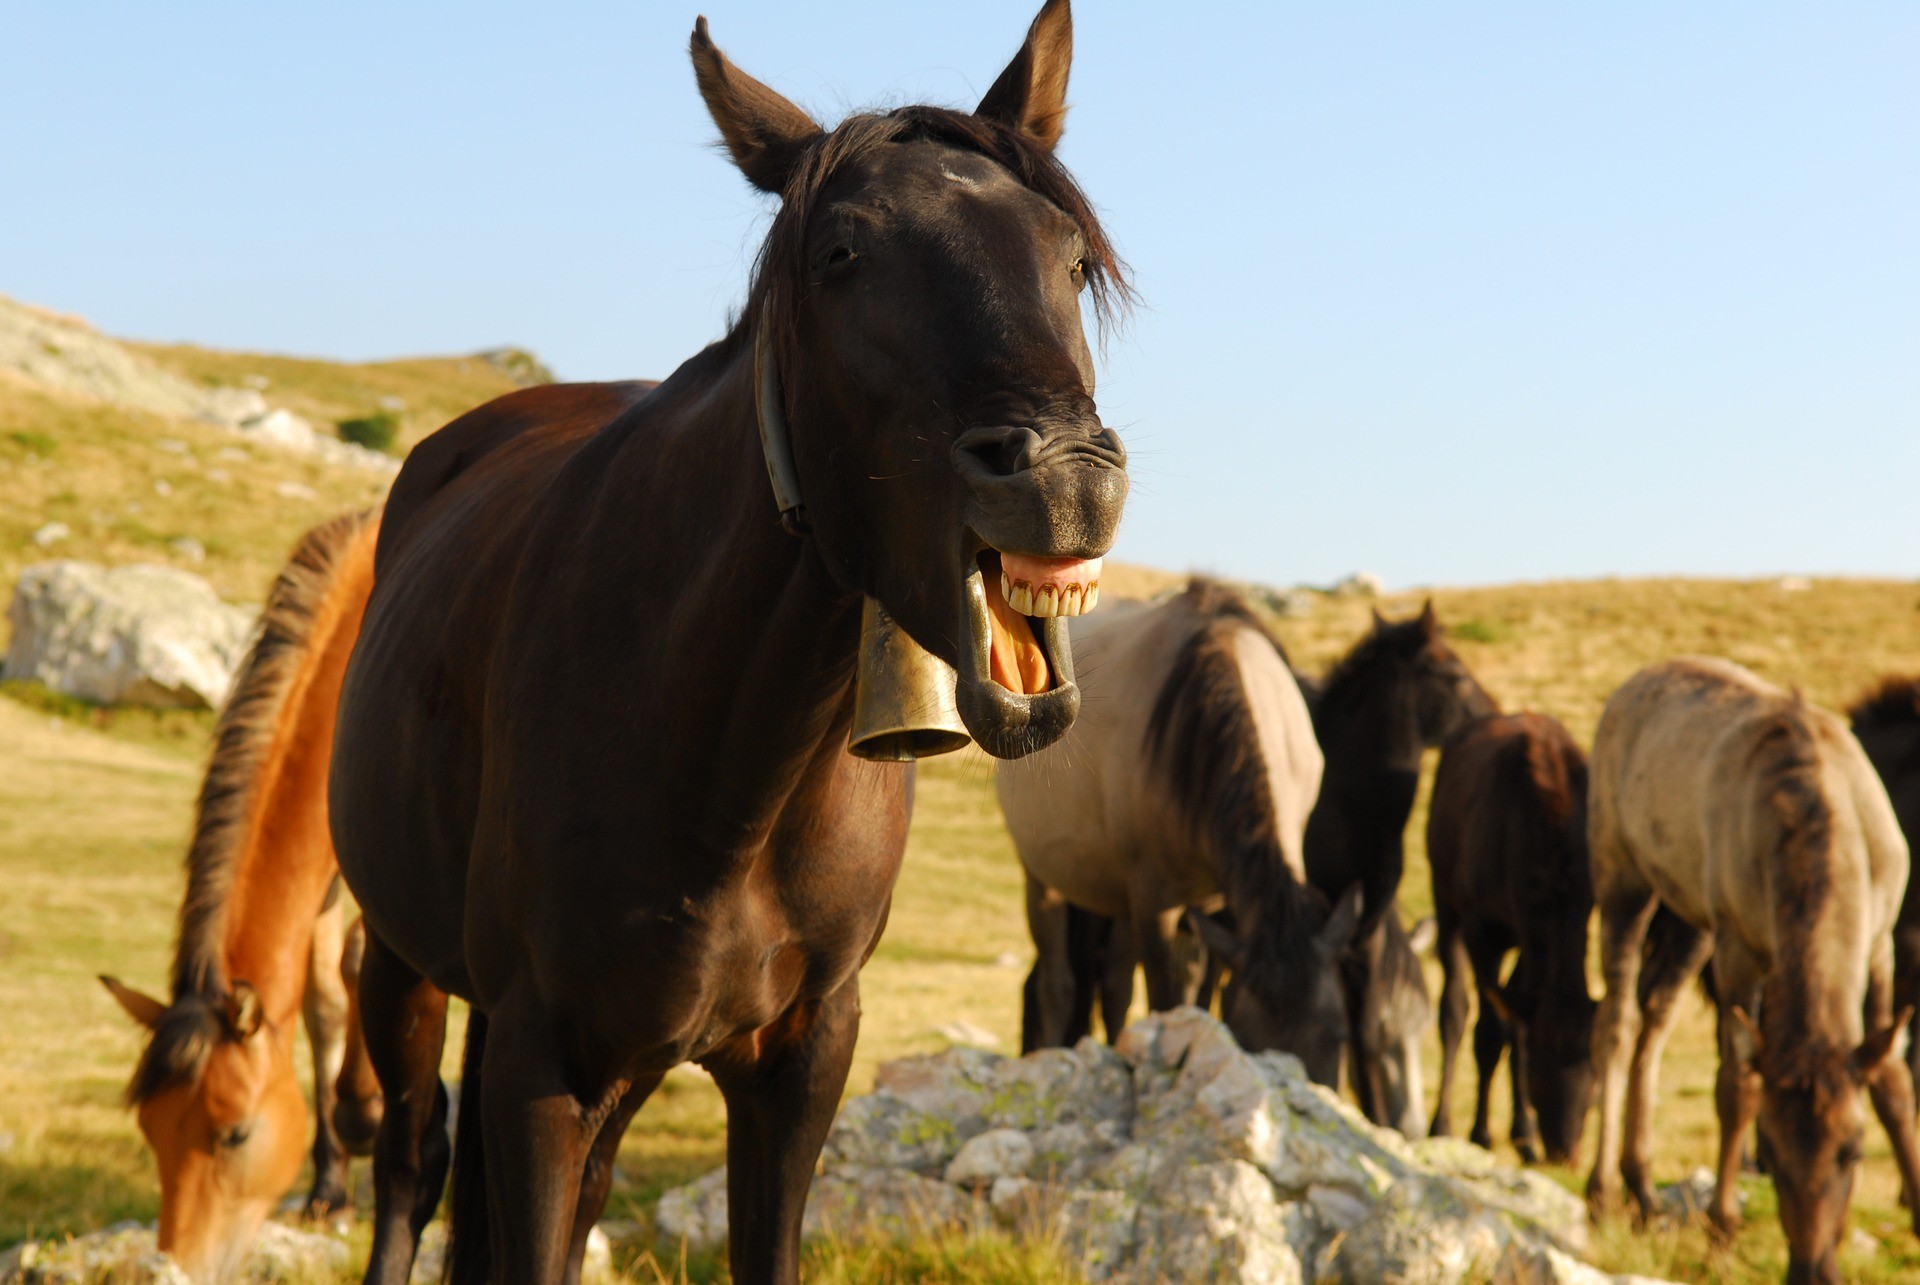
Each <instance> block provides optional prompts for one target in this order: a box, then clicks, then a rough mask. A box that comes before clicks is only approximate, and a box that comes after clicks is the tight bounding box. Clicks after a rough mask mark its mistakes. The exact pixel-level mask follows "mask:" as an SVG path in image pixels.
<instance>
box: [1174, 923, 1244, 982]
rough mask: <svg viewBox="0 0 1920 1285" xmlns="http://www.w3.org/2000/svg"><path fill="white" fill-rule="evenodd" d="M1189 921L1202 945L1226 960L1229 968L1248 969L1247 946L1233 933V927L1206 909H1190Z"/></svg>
mask: <svg viewBox="0 0 1920 1285" xmlns="http://www.w3.org/2000/svg"><path fill="white" fill-rule="evenodd" d="M1187 922H1188V923H1189V924H1191V925H1193V933H1194V936H1196V937H1198V938H1199V939H1200V943H1201V945H1203V946H1205V947H1206V948H1207V949H1208V950H1209V951H1211V952H1212V953H1213V954H1215V955H1218V956H1219V957H1220V958H1221V959H1223V960H1225V961H1226V965H1227V967H1228V968H1231V969H1233V970H1234V971H1235V972H1245V971H1246V960H1247V948H1246V947H1245V946H1244V945H1242V944H1241V942H1240V939H1239V938H1238V937H1235V936H1234V935H1233V930H1232V929H1230V928H1228V927H1227V926H1226V925H1225V924H1223V923H1221V922H1220V921H1219V920H1218V919H1215V918H1214V917H1213V916H1212V915H1210V914H1208V913H1207V912H1206V911H1204V910H1195V909H1191V908H1190V909H1188V911H1187Z"/></svg>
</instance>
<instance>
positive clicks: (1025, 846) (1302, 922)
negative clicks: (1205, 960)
mask: <svg viewBox="0 0 1920 1285" xmlns="http://www.w3.org/2000/svg"><path fill="white" fill-rule="evenodd" d="M1073 645H1074V656H1075V666H1076V668H1077V669H1078V671H1079V681H1080V689H1081V712H1080V719H1079V722H1078V723H1076V725H1075V727H1074V730H1073V732H1072V733H1071V734H1070V735H1069V736H1068V737H1067V738H1066V739H1064V740H1063V741H1062V742H1060V743H1059V744H1057V745H1055V746H1053V747H1051V748H1049V749H1046V750H1043V751H1041V752H1039V753H1037V754H1033V755H1031V756H1029V757H1028V758H1025V759H1021V760H1017V761H1014V762H1008V763H1003V764H1001V765H1000V769H999V792H1000V806H1001V808H1002V810H1003V811H1004V812H1005V813H1006V817H1007V828H1008V829H1009V831H1011V833H1012V835H1013V841H1014V845H1015V847H1016V848H1018V849H1019V852H1020V860H1021V862H1022V863H1023V864H1024V865H1025V866H1026V870H1027V915H1028V924H1029V927H1030V928H1031V929H1032V932H1033V939H1034V945H1035V946H1036V948H1037V949H1038V952H1039V962H1038V963H1037V964H1036V965H1035V977H1034V985H1033V987H1032V992H1031V996H1030V997H1031V999H1032V1001H1033V1003H1032V1008H1033V1010H1034V1011H1033V1012H1031V1013H1030V1015H1029V1016H1030V1018H1031V1019H1033V1020H1034V1021H1036V1022H1037V1024H1038V1027H1039V1029H1038V1030H1037V1031H1032V1032H1029V1042H1030V1043H1032V1044H1034V1045H1036V1046H1039V1047H1045V1046H1047V1045H1051V1044H1056V1043H1059V1042H1061V1040H1062V1038H1063V1036H1064V1032H1065V1029H1066V1027H1067V1025H1068V1023H1069V1021H1070V1020H1071V1011H1072V1009H1073V1007H1074V1004H1075V998H1074V989H1075V988H1074V979H1073V963H1072V957H1071V954H1072V953H1071V950H1070V947H1069V944H1068V939H1067V906H1066V903H1067V902H1071V903H1073V904H1075V905H1078V906H1082V907H1084V908H1086V909H1087V910H1091V911H1093V912H1095V913H1096V914H1101V915H1106V916H1109V917H1111V918H1113V919H1116V920H1120V921H1122V922H1123V923H1126V924H1128V925H1130V926H1131V929H1132V933H1131V936H1132V939H1133V942H1134V946H1135V949H1137V950H1138V952H1139V955H1140V960H1141V965H1142V967H1143V968H1144V969H1145V970H1146V982H1147V1001H1148V1004H1149V1006H1150V1007H1152V1008H1153V1009H1155V1010H1160V1009H1166V1008H1172V1007H1174V1006H1175V1005H1177V1004H1180V1003H1182V1002H1184V1001H1188V1000H1190V999H1191V998H1192V995H1191V991H1190V989H1188V988H1187V987H1184V986H1183V984H1182V980H1181V979H1182V975H1183V973H1186V972H1187V970H1185V969H1183V968H1181V967H1180V966H1179V964H1178V961H1177V959H1176V954H1177V952H1176V948H1175V934H1176V931H1177V929H1178V928H1179V926H1180V923H1181V920H1182V917H1183V916H1184V915H1185V914H1186V912H1187V909H1188V908H1189V907H1199V906H1214V905H1218V904H1220V903H1221V902H1223V901H1224V904H1225V907H1226V909H1227V910H1228V911H1229V912H1230V913H1231V915H1232V919H1233V924H1234V927H1233V928H1232V929H1231V930H1229V929H1225V928H1222V927H1220V926H1219V925H1218V924H1216V923H1215V921H1214V920H1212V919H1210V918H1207V917H1206V916H1204V915H1202V916H1196V917H1195V918H1194V920H1193V923H1194V926H1195V927H1196V928H1197V929H1198V930H1199V931H1200V932H1201V933H1202V935H1203V936H1204V937H1205V938H1206V940H1207V945H1208V947H1209V948H1210V949H1212V950H1213V951H1215V952H1216V953H1217V954H1219V955H1220V956H1222V957H1223V958H1224V960H1225V962H1226V963H1227V965H1228V966H1229V967H1230V968H1231V969H1232V976H1231V978H1230V979H1229V981H1228V984H1227V988H1226V991H1225V994H1224V996H1223V1000H1222V1008H1223V1011H1224V1012H1225V1014H1226V1018H1227V1023H1228V1025H1229V1026H1230V1027H1231V1028H1232V1029H1233V1032H1234V1035H1235V1037H1236V1038H1238V1039H1239V1040H1240V1042H1241V1043H1242V1044H1243V1045H1245V1046H1246V1047H1248V1048H1253V1049H1265V1048H1278V1049H1283V1050H1285V1051H1287V1052H1290V1053H1294V1054H1297V1055H1298V1056H1299V1057H1300V1058H1301V1060H1302V1061H1303V1062H1304V1063H1305V1064H1306V1067H1307V1071H1308V1073H1309V1074H1310V1075H1312V1076H1313V1077H1314V1079H1316V1080H1318V1081H1320V1082H1321V1083H1323V1084H1330V1085H1333V1084H1337V1083H1338V1080H1339V1072H1340V1064H1341V1059H1342V1057H1343V1055H1344V1050H1345V1044H1346V1031H1347V1020H1346V1009H1345V1004H1344V1001H1343V1000H1342V998H1341V990H1340V978H1339V968H1338V962H1339V958H1340V955H1341V952H1342V951H1343V950H1344V949H1345V948H1346V945H1347V943H1348V941H1349V940H1350V939H1351V937H1352V934H1353V930H1354V926H1355V924H1356V922H1357V919H1358V915H1359V904H1360V898H1359V895H1358V892H1359V890H1358V888H1357V887H1356V888H1355V889H1354V890H1353V891H1352V893H1351V894H1349V895H1347V896H1343V897H1342V898H1341V899H1340V901H1339V903H1338V905H1337V906H1335V907H1333V908H1332V910H1331V912H1330V911H1329V908H1328V905H1327V901H1326V899H1325V898H1324V897H1322V896H1321V895H1320V894H1319V893H1317V892H1315V891H1314V890H1313V889H1312V888H1311V887H1309V886H1308V885H1307V882H1306V874H1305V868H1304V865H1303V858H1302V848H1303V836H1304V834H1305V830H1306V824H1307V816H1308V814H1309V813H1310V812H1311V811H1312V809H1313V802H1314V798H1315V795H1316V794H1317V793H1318V790H1319V787H1320V774H1321V767H1322V759H1321V755H1320V747H1319V744H1318V742H1317V741H1316V740H1315V739H1314V733H1313V723H1312V720H1311V719H1310V718H1309V717H1308V714H1307V706H1306V702H1305V701H1304V700H1303V699H1302V698H1301V695H1300V688H1299V685H1298V684H1297V683H1296V682H1295V681H1294V677H1293V673H1292V671H1291V669H1290V668H1289V667H1288V665H1287V661H1286V658H1285V656H1284V655H1283V654H1282V652H1281V650H1280V647H1279V644H1278V643H1277V642H1276V641H1275V640H1274V639H1273V637H1272V635H1270V634H1268V633H1267V631H1266V630H1265V629H1264V628H1263V627H1262V626H1261V625H1260V623H1259V621H1258V619H1257V618H1256V617H1255V616H1254V615H1253V613H1252V611H1251V610H1250V609H1249V608H1248V607H1247V605H1246V603H1245V602H1243V601H1242V600H1241V599H1240V598H1239V597H1238V596H1237V595H1235V594H1234V593H1233V592H1232V591H1230V590H1227V589H1225V588H1223V587H1222V586H1219V585H1217V584H1214V583H1212V582H1209V581H1205V580H1200V579H1196V580H1194V581H1193V582H1192V583H1191V584H1190V585H1189V586H1188V588H1187V590H1186V592H1185V593H1182V594H1180V595H1178V596H1176V597H1173V598H1170V599H1167V600H1166V601H1164V602H1160V603H1156V604H1153V605H1143V604H1138V603H1115V604H1113V605H1112V606H1111V607H1110V608H1109V609H1107V610H1105V611H1103V612H1102V613H1100V614H1099V615H1096V616H1093V617H1090V618H1089V619H1088V620H1087V622H1086V623H1085V625H1081V624H1080V623H1079V622H1076V627H1075V629H1074V642H1073Z"/></svg>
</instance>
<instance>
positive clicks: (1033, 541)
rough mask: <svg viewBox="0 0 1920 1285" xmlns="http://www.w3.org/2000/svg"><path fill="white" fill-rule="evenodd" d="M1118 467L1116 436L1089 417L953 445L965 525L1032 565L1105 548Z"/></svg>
mask: <svg viewBox="0 0 1920 1285" xmlns="http://www.w3.org/2000/svg"><path fill="white" fill-rule="evenodd" d="M1089 421H1090V422H1089ZM1126 464H1127V452H1126V448H1125V447H1123V446H1122V445H1121V444H1120V438H1119V435H1118V434H1116V433H1115V432H1113V430H1111V429H1109V428H1107V427H1105V426H1104V425H1102V424H1101V423H1100V422H1099V420H1097V419H1093V418H1092V417H1091V416H1083V417H1075V422H1073V423H1072V424H1068V425H1062V426H1059V427H1048V426H1042V427H1040V428H1034V427H1027V426H1022V425H998V426H992V427H980V428H970V429H968V430H966V431H965V432H964V433H962V434H960V436H959V438H958V440H956V441H955V442H954V444H953V467H954V474H955V476H956V477H958V478H959V480H960V482H961V484H962V485H963V486H964V487H965V488H966V493H967V498H968V501H969V505H968V507H969V509H970V513H969V522H968V525H969V526H971V527H972V528H973V529H974V530H975V531H977V532H979V533H980V534H981V536H983V537H984V538H985V539H986V540H987V541H988V543H990V544H992V545H993V547H994V548H996V549H1000V550H1002V551H1004V552H1008V553H1024V554H1033V555H1035V556H1039V557H1073V558H1097V557H1099V556H1101V555H1102V554H1104V553H1105V552H1106V551H1107V550H1108V549H1109V548H1111V547H1112V545H1113V538H1114V534H1115V532H1116V531H1117V530H1118V529H1119V525H1120V510H1121V507H1122V506H1123V505H1124V504H1125V502H1126V498H1127V470H1126Z"/></svg>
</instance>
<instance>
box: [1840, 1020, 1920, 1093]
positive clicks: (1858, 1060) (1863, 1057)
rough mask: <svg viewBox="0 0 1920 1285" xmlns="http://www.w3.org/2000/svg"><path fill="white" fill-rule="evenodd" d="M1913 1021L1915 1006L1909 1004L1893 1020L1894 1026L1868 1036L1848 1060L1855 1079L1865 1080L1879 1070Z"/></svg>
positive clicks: (1848, 1067) (1848, 1065) (1848, 1066)
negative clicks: (1909, 1023)
mask: <svg viewBox="0 0 1920 1285" xmlns="http://www.w3.org/2000/svg"><path fill="white" fill-rule="evenodd" d="M1912 1020H1913V1005H1911V1004H1909V1005H1907V1006H1906V1007H1905V1008H1903V1009H1901V1010H1900V1014H1899V1016H1897V1017H1895V1018H1894V1019H1893V1025H1892V1026H1889V1027H1887V1029H1885V1030H1884V1031H1875V1032H1874V1033H1873V1034H1872V1035H1869V1036H1867V1038H1866V1039H1865V1040H1863V1041H1862V1042H1861V1044H1860V1047H1859V1048H1857V1049H1855V1050H1854V1051H1853V1055H1852V1056H1851V1057H1849V1058H1848V1059H1847V1069H1848V1070H1849V1071H1851V1072H1853V1078H1854V1079H1856V1080H1865V1079H1867V1078H1868V1077H1869V1076H1871V1075H1872V1074H1873V1073H1874V1072H1875V1071H1877V1070H1879V1069H1880V1064H1881V1063H1882V1062H1884V1061H1886V1060H1887V1055H1888V1054H1889V1053H1891V1052H1893V1042H1894V1040H1895V1039H1897V1038H1898V1037H1899V1035H1900V1032H1901V1031H1904V1030H1906V1029H1907V1023H1908V1022H1911V1021H1912Z"/></svg>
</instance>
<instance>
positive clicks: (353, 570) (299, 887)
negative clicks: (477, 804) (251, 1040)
mask: <svg viewBox="0 0 1920 1285" xmlns="http://www.w3.org/2000/svg"><path fill="white" fill-rule="evenodd" d="M364 552H365V553H366V555H367V556H366V558H365V559H364V561H363V563H362V564H355V565H351V566H349V567H347V568H346V569H344V570H343V571H342V573H341V578H340V581H339V582H338V584H337V585H336V587H335V590H334V592H332V593H330V594H329V595H328V598H327V600H326V601H325V602H324V603H323V604H322V606H321V607H320V608H319V610H318V611H317V613H316V614H317V615H318V616H319V617H320V619H319V620H318V621H317V623H316V626H315V630H314V634H313V636H312V639H311V650H310V651H309V652H308V653H307V656H306V659H305V662H304V663H303V664H302V665H301V667H300V670H299V672H298V673H297V674H296V676H295V677H294V679H293V682H292V685H291V686H290V688H289V690H288V692H287V694H286V699H285V703H284V704H283V706H282V708H281V714H280V725H279V726H278V727H276V728H275V729H274V736H273V741H272V746H271V749H270V750H269V752H268V754H267V756H266V758H265V760H264V761H263V762H262V764H261V766H260V770H259V771H258V773H257V774H256V775H255V778H254V799H253V806H252V808H251V811H250V814H249V815H248V817H247V819H246V823H245V827H244V829H243V831H242V832H241V834H240V835H238V836H237V837H236V842H238V843H239V844H240V850H239V855H238V857H237V865H236V867H235V869H234V871H233V875H232V882H231V885H230V887H229V891H228V894H227V898H226V906H225V911H224V915H223V918H224V926H223V951H222V953H223V956H224V961H225V967H226V972H227V980H228V981H229V983H231V982H236V981H244V982H246V983H248V984H249V985H251V986H252V987H253V988H254V990H255V991H256V992H257V993H258V994H259V996H260V1001H261V1006H262V1009H263V1010H264V1011H265V1013H266V1014H267V1016H268V1017H269V1018H271V1019H272V1020H273V1021H274V1022H276V1023H279V1024H282V1025H284V1024H287V1023H289V1022H290V1021H291V1019H292V1017H293V1014H294V1013H295V1012H296V1011H297V1010H298V1009H299V1007H300V1003H301V998H302V996H303V995H304V993H305V989H306V981H307V965H308V959H309V956H310V954H311V950H312V944H313V925H314V919H315V917H316V916H317V915H318V914H319V911H320V908H321V906H322V904H323V902H324V900H325V898H326V894H327V890H328V889H329V888H330V887H331V886H332V883H333V880H334V878H335V876H336V875H337V874H338V871H339V867H338V866H337V865H336V863H335V861H334V855H333V843H332V839H331V837H330V836H329V835H328V832H327V806H326V799H327V767H328V763H329V761H330V760H331V757H332V751H333V722H334V713H335V710H336V708H337V706H338V705H339V701H340V682H341V679H342V677H343V676H344V674H345V671H346V663H347V657H348V655H349V654H350V653H351V651H352V646H353V641H354V639H355V637H356V636H357V635H358V634H359V631H360V620H361V617H362V614H363V613H364V610H365V606H366V596H367V593H368V591H369V589H370V587H371V570H372V563H371V548H370V542H369V545H368V547H367V548H366V549H365V550H364Z"/></svg>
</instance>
